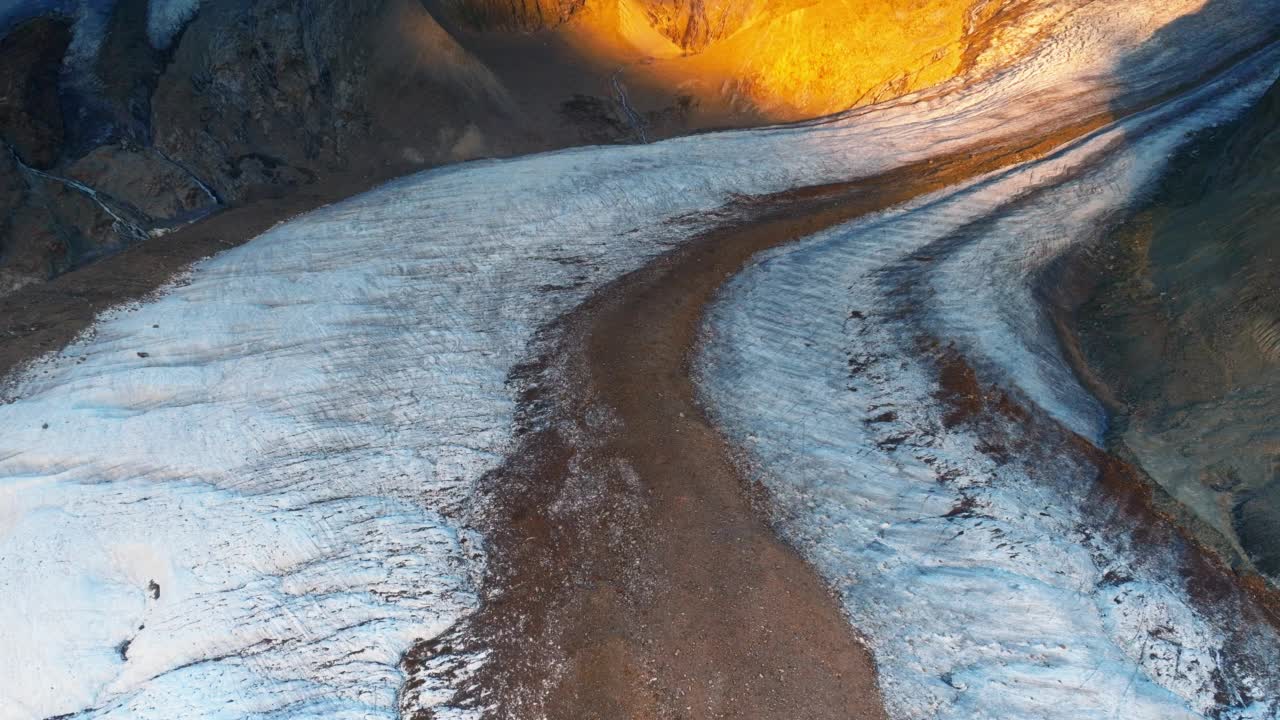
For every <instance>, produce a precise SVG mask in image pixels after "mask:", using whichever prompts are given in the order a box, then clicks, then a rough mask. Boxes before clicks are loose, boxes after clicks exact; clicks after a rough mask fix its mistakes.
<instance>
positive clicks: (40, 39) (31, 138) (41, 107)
mask: <svg viewBox="0 0 1280 720" xmlns="http://www.w3.org/2000/svg"><path fill="white" fill-rule="evenodd" d="M70 42H71V32H70V29H69V25H68V23H67V22H66V21H65V20H62V19H60V18H52V17H43V18H36V19H34V20H30V21H28V22H26V23H23V24H22V25H19V26H18V27H17V28H15V29H14V30H13V31H12V32H10V33H9V34H8V35H6V36H4V37H2V38H0V58H2V59H3V62H0V136H3V138H4V140H5V141H6V142H8V143H9V145H10V146H12V147H13V149H14V151H16V152H17V153H18V155H19V157H21V158H22V159H23V161H24V162H26V163H27V164H28V165H31V166H33V167H38V168H47V167H50V166H52V165H53V163H54V162H55V161H56V160H57V158H58V154H59V152H60V151H61V149H62V139H63V131H62V109H61V107H60V106H59V104H58V70H59V68H60V67H61V64H62V57H63V55H64V54H66V51H67V45H68V44H69V43H70Z"/></svg>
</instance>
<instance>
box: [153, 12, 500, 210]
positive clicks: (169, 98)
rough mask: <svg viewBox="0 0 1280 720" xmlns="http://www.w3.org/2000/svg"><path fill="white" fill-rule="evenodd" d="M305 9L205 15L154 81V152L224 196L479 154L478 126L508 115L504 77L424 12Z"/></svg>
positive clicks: (237, 196)
mask: <svg viewBox="0 0 1280 720" xmlns="http://www.w3.org/2000/svg"><path fill="white" fill-rule="evenodd" d="M297 5H298V4H297V3H295V2H291V1H290V0H270V1H268V2H256V3H244V2H242V3H218V4H210V5H208V6H207V7H206V9H203V10H202V11H201V12H200V13H199V14H198V15H197V16H196V18H195V20H194V21H193V22H192V23H191V24H190V25H189V26H188V27H187V29H186V31H185V33H184V34H183V36H182V39H181V41H180V42H179V44H178V46H177V48H176V50H175V52H174V55H173V60H172V63H171V64H170V66H169V67H168V69H167V70H166V71H165V73H164V75H163V76H161V78H160V80H159V85H158V87H157V91H156V93H155V96H154V97H153V99H152V107H153V110H152V117H153V127H154V135H155V143H156V145H157V147H159V148H161V149H162V150H163V151H164V152H165V154H167V155H168V156H169V157H171V158H173V159H174V160H176V161H178V162H181V163H182V164H183V165H185V166H186V167H189V168H191V170H192V171H193V172H194V173H195V174H196V175H197V176H199V177H200V178H202V179H203V180H204V181H205V182H207V183H209V184H210V185H212V186H213V187H214V188H216V190H217V192H218V194H219V195H220V196H221V197H222V198H224V199H226V200H228V201H233V202H234V201H236V200H239V199H242V198H244V197H246V196H248V195H251V194H253V193H255V192H263V191H264V190H265V189H267V188H274V189H276V190H278V189H279V188H281V187H284V188H287V187H290V186H296V185H300V184H307V183H311V182H314V181H315V180H316V179H317V178H318V177H319V176H320V175H321V174H323V173H325V172H329V171H333V170H337V169H342V168H347V167H350V166H351V165H353V164H365V165H374V166H376V165H379V164H382V163H383V162H385V161H388V160H392V159H399V158H403V157H405V156H406V155H408V156H409V157H421V158H423V161H424V162H431V163H439V162H443V161H448V160H452V159H455V158H457V157H458V147H459V146H458V143H459V142H460V141H461V140H462V138H463V136H464V135H465V134H466V133H468V132H470V137H469V138H468V139H467V142H465V143H463V145H462V151H463V153H462V154H463V155H464V156H465V155H467V154H468V153H475V152H478V151H479V150H480V148H482V147H483V146H484V144H483V143H480V142H477V141H476V137H477V134H480V135H483V134H484V129H485V128H484V127H482V126H481V125H478V124H477V123H480V124H489V125H492V124H494V123H496V122H497V121H498V120H500V119H502V118H504V117H505V116H506V113H507V108H506V107H504V102H505V98H504V96H503V91H502V89H501V86H500V84H499V83H498V81H497V80H496V79H495V78H493V76H492V75H491V74H490V73H489V72H488V71H487V70H486V69H485V68H484V67H483V66H482V65H481V64H480V63H478V62H477V61H475V60H474V59H473V58H471V57H470V56H469V55H468V54H467V53H466V52H465V51H464V50H462V49H461V48H460V47H458V46H457V44H456V43H455V42H453V40H452V38H450V37H449V35H448V33H446V32H445V31H444V30H443V29H441V28H440V27H439V25H437V24H436V23H435V21H434V20H433V19H432V18H431V16H430V15H429V14H428V13H427V12H426V11H425V10H424V9H423V8H422V6H421V5H420V4H418V3H416V2H410V1H409V0H386V1H383V0H360V1H358V2H350V3H324V2H304V3H302V7H301V8H298V7H297ZM473 119H474V120H473ZM486 119H489V120H488V121H487V122H486ZM469 128H471V129H470V130H469ZM361 153H367V154H366V155H363V156H361Z"/></svg>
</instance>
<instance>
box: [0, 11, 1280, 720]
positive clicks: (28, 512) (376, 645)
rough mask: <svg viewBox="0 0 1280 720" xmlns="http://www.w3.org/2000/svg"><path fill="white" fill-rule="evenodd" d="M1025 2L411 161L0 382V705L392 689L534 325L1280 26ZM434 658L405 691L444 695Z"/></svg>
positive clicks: (328, 708) (1126, 92)
mask: <svg viewBox="0 0 1280 720" xmlns="http://www.w3.org/2000/svg"><path fill="white" fill-rule="evenodd" d="M1032 5H1033V6H1035V8H1037V10H1036V11H1035V12H1031V13H1029V14H1028V15H1026V16H1025V18H1024V21H1023V22H1024V24H1022V25H1019V26H1017V27H1012V28H1010V29H1009V35H1010V37H1009V38H1008V40H1009V42H1010V43H1013V42H1014V40H1016V39H1017V37H1031V36H1033V35H1036V33H1037V32H1038V31H1040V30H1045V29H1047V28H1049V27H1053V28H1054V30H1053V32H1052V33H1050V34H1049V35H1048V38H1049V39H1048V40H1046V41H1045V42H1044V44H1043V45H1040V46H1038V47H1037V50H1036V52H1034V53H1032V54H1030V55H1028V56H1027V57H1025V58H1023V59H1021V60H1020V61H1019V62H1018V63H1016V64H1014V65H1012V66H1009V67H1004V66H1003V65H1001V64H1000V58H996V57H993V58H991V60H990V62H988V63H986V64H984V65H983V67H985V68H987V69H988V70H991V71H990V72H989V73H988V74H987V75H984V76H983V77H982V78H980V79H973V80H972V81H971V82H969V83H964V82H957V83H954V84H951V85H948V86H944V87H941V88H939V89H937V90H936V91H933V92H930V93H926V94H918V95H915V96H912V97H909V98H904V99H902V100H900V101H897V102H894V103H891V104H887V105H884V106H879V107H875V108H868V109H863V110H861V111H859V112H856V113H851V114H849V115H848V116H845V117H841V118H833V119H829V120H826V121H822V122H815V123H810V124H806V125H799V126H794V127H785V128H768V129H764V130H759V131H753V132H735V133H724V134H716V135H703V136H698V137H692V138H686V139H682V140H677V141H672V142H668V143H663V144H660V145H652V146H643V147H609V148H587V149H581V150H575V151H568V152H561V153H555V154H549V155H542V156H536V157H530V158H525V159H520V160H514V161H508V162H478V163H471V164H467V165H461V166H456V167H452V168H447V169H442V170H439V171H433V172H429V173H425V174H422V175H418V176H414V177H409V178H405V179H403V180H400V181H397V182H394V183H391V184H389V185H387V186H384V187H382V188H380V189H378V190H376V191H374V192H371V193H368V194H365V195H362V196H360V197H357V198H354V199H351V200H349V201H346V202H343V203H340V204H337V205H334V206H331V207H328V208H325V209H322V210H320V211H317V212H314V213H311V214H308V215H306V216H304V217H301V218H298V219H296V220H294V221H292V222H290V223H287V224H284V225H281V226H279V227H277V228H275V229H273V230H272V231H270V232H268V233H266V234H265V235H263V236H262V237H260V238H258V239H257V240H255V241H254V242H252V243H250V244H248V245H245V246H242V247H240V248H237V249H235V250H232V251H229V252H227V253H225V254H223V255H220V256H218V257H216V258H213V259H211V260H209V261H206V262H204V263H201V264H199V265H198V266H196V267H195V268H194V269H193V270H192V272H191V273H190V274H189V275H188V276H187V277H185V278H183V279H181V280H180V281H178V282H176V283H174V284H173V286H172V287H170V288H168V289H167V290H166V291H165V292H164V293H162V295H161V296H160V297H158V298H156V299H154V300H152V301H149V302H146V303H142V304H140V305H137V306H134V307H128V308H122V309H120V310H118V311H116V312H113V313H110V314H109V315H108V316H106V317H104V318H102V319H101V321H100V322H99V323H98V325H97V326H96V327H95V329H94V331H93V332H92V333H91V334H90V335H88V336H86V337H84V338H82V339H81V340H79V341H77V342H76V343H74V344H73V345H72V346H70V347H68V348H66V349H65V350H64V351H63V352H61V353H59V354H57V355H56V356H54V357H51V358H49V359H48V360H47V361H45V362H43V363H41V364H38V365H36V366H34V367H32V368H30V369H28V370H27V371H25V372H24V373H22V375H21V376H20V377H18V378H16V380H15V382H14V384H13V386H12V387H11V388H10V390H9V399H10V402H8V403H7V404H5V405H2V406H0V427H3V428H4V432H3V433H2V434H0V606H3V607H5V608H6V609H7V611H6V612H5V614H4V615H3V618H2V620H0V670H2V671H3V672H0V718H3V719H5V720H7V719H9V718H14V719H26V718H41V717H47V716H51V715H58V714H73V715H79V716H83V717H104V718H105V717H112V718H166V719H167V718H174V717H202V718H214V717H217V718H238V717H246V716H255V717H262V718H286V717H288V718H295V717H297V718H302V717H324V718H343V717H349V718H356V717H359V718H367V717H387V716H394V715H395V714H396V712H397V710H398V706H399V704H400V703H401V702H402V701H404V700H405V699H404V698H401V697H398V691H399V688H400V685H401V683H402V682H403V679H404V678H403V676H402V674H401V672H400V671H399V670H398V665H397V663H398V660H399V657H400V655H401V653H403V652H404V650H405V649H406V648H408V647H409V645H410V644H411V642H412V641H413V640H414V639H415V638H426V637H433V636H435V635H437V634H439V633H440V632H442V631H443V630H444V629H445V628H446V627H448V626H449V625H451V624H452V623H454V622H456V621H457V620H458V619H459V618H461V617H463V616H464V615H465V614H466V613H467V612H468V611H469V610H470V609H471V608H473V607H474V605H475V598H474V589H475V579H476V577H477V575H478V573H479V572H480V571H481V570H482V567H483V552H482V548H481V547H480V545H479V543H478V541H477V539H476V538H475V537H473V535H472V534H471V533H470V532H469V531H468V530H467V517H468V511H469V509H470V507H471V503H472V498H471V494H470V491H471V487H472V485H473V483H474V482H475V481H476V479H477V478H478V477H479V476H480V475H481V474H482V473H483V472H485V471H486V470H488V469H491V468H493V467H494V466H495V465H496V464H497V463H498V462H499V460H500V458H501V457H502V455H503V453H504V452H506V451H507V450H508V448H509V447H510V432H511V420H512V412H513V408H514V396H515V389H513V388H509V387H508V386H507V385H506V380H507V375H508V371H509V370H510V369H511V368H512V367H513V366H514V365H516V364H517V363H518V362H519V361H521V360H522V359H525V358H526V357H527V356H528V353H529V345H530V343H531V342H532V341H533V338H534V334H535V332H536V331H537V330H538V329H539V328H540V327H542V326H544V325H545V324H546V323H547V322H549V321H551V320H552V319H554V318H555V317H556V316H558V315H560V314H561V313H563V312H565V311H566V310H568V309H570V308H571V307H573V306H574V305H575V304H577V303H579V302H580V301H581V300H582V299H583V298H585V297H586V296H587V295H588V294H589V293H590V292H591V291H592V290H593V289H595V288H597V287H599V286H600V285H601V284H602V283H604V282H606V281H608V280H610V279H612V278H614V277H616V276H617V275H618V274H620V273H622V272H625V271H627V270H629V269H632V268H635V267H637V266H639V265H640V264H641V263H643V262H645V261H646V260H648V259H650V258H652V257H653V256H654V255H655V254H657V253H660V252H662V251H663V250H664V249H665V248H667V247H669V246H671V245H672V244H675V243H679V242H681V241H682V240H683V239H684V238H686V237H688V236H689V235H690V234H691V233H692V232H694V231H696V230H697V229H698V228H699V227H702V226H704V225H706V224H708V223H711V222H714V217H713V216H712V215H709V214H708V213H709V211H712V210H715V209H716V208H719V207H721V206H722V205H724V204H725V203H726V202H727V201H729V200H730V199H731V198H732V197H733V196H735V195H739V194H760V193H768V192H776V191H782V190H787V189H790V188H794V187H797V186H803V185H811V184H815V183H822V182H830V181H836V180H843V179H848V178H851V177H856V176H859V175H865V174H869V173H873V172H876V171H879V170H883V169H886V168H890V167H894V166H896V165H898V164H900V163H903V162H908V161H912V160H923V159H926V158H929V157H932V156H934V155H936V154H939V153H944V152H948V151H955V150H959V149H961V148H965V147H969V146H971V145H972V144H974V143H980V142H982V141H983V140H984V138H986V139H990V138H997V137H1005V136H1007V135H1010V134H1018V133H1021V134H1027V135H1029V134H1034V133H1038V132H1042V131H1048V130H1050V129H1052V128H1054V127H1056V126H1058V125H1061V124H1064V123H1068V122H1071V121H1074V120H1076V119H1078V118H1079V117H1080V116H1081V115H1083V114H1088V113H1092V112H1096V111H1099V110H1106V109H1107V108H1108V106H1110V105H1113V104H1118V105H1129V104H1134V103H1138V102H1141V101H1142V100H1144V99H1146V98H1150V97H1153V96H1155V95H1156V94H1158V93H1160V92H1163V91H1165V90H1168V89H1171V88H1173V87H1176V86H1177V85H1178V84H1179V83H1180V82H1183V81H1185V80H1188V79H1191V78H1194V77H1195V76H1196V75H1197V74H1198V73H1199V72H1201V71H1202V70H1203V69H1204V67H1206V66H1211V65H1213V64H1214V63H1215V62H1218V61H1221V60H1224V59H1226V58H1228V57H1229V56H1231V55H1232V54H1233V53H1234V52H1236V51H1238V50H1239V49H1240V48H1242V47H1245V46H1247V45H1249V44H1250V43H1254V42H1256V41H1258V40H1259V39H1261V38H1264V37H1266V36H1267V34H1268V33H1269V32H1270V30H1271V28H1272V27H1273V24H1274V22H1275V20H1276V17H1277V15H1278V13H1277V9H1278V8H1280V3H1277V2H1275V1H1274V0H1265V1H1264V0H1257V1H1255V2H1232V1H1229V0H1228V1H1224V2H1221V3H1213V4H1212V5H1211V6H1204V8H1203V9H1204V10H1205V11H1206V12H1208V10H1209V9H1211V8H1212V9H1213V12H1212V13H1211V14H1208V15H1196V14H1195V13H1197V12H1198V11H1201V10H1202V6H1201V4H1200V3H1199V2H1195V1H1193V0H1174V1H1171V2H1161V3H1158V4H1151V6H1150V7H1148V4H1146V3H1144V4H1142V5H1138V4H1135V3H1133V2H1131V1H1130V0H1124V1H1121V0H1111V1H1109V2H1092V3H1085V2H1074V1H1053V2H1049V1H1046V2H1042V3H1032ZM1157 5H1158V6H1157ZM1015 36H1016V37H1015ZM1148 43H1155V44H1157V45H1158V47H1159V48H1161V50H1160V52H1150V53H1149V52H1146V51H1145V50H1144V49H1143V48H1144V47H1145V46H1146V45H1145V44H1148ZM1206 64H1207V65H1206ZM994 68H1001V69H998V70H997V69H994ZM1255 74H1257V73H1255ZM1250 87H1252V86H1250ZM1247 90H1248V88H1245V89H1242V90H1240V93H1241V94H1247ZM1223 93H1226V91H1225V90H1224V91H1223ZM1224 97H1225V95H1224ZM1206 112H1208V111H1206ZM1209 114H1213V113H1212V112H1210V113H1209ZM1162 117H1163V116H1162ZM1126 127H1128V126H1126ZM1117 132H1120V131H1117ZM1166 142H1167V141H1166ZM1159 147H1160V146H1157V148H1156V149H1157V150H1158V149H1159ZM1031 172H1033V173H1034V172H1035V171H1034V169H1032V170H1031ZM1020 182H1021V181H1020ZM997 194H999V193H997ZM1001 197H1003V196H1001ZM749 282H754V281H749ZM744 372H747V371H746V369H744ZM747 377H752V375H751V374H750V373H748V374H747ZM748 397H750V396H748ZM743 422H745V420H744V421H743ZM811 429H812V428H811ZM892 497H893V495H892V493H889V494H886V495H885V496H884V498H883V500H884V501H885V502H889V501H890V500H891V499H892ZM831 547H839V546H838V545H833V546H831ZM944 587H945V586H944ZM1046 592H1048V590H1046ZM1018 599H1019V598H1018V597H1016V596H1010V602H1013V601H1017V600H1018ZM1081 612H1082V613H1084V614H1085V616H1087V613H1085V611H1083V610H1082V611H1081ZM1032 630H1034V628H1033V629H1032ZM1107 657H1108V658H1113V659H1115V662H1117V663H1123V662H1124V659H1123V658H1124V657H1127V656H1123V654H1116V653H1113V654H1112V655H1108V656H1107ZM1120 666H1123V665H1120ZM1027 672H1028V673H1030V672H1031V670H1030V669H1027ZM986 677H989V676H986ZM424 680H425V681H426V682H427V685H426V687H425V688H423V689H420V690H419V691H418V692H417V694H416V695H415V698H414V699H413V701H414V702H421V703H423V704H426V705H430V704H432V703H435V702H439V701H442V700H443V698H444V697H445V695H446V694H447V688H446V687H444V686H442V685H440V684H439V683H438V682H437V681H435V680H432V679H431V678H425V679H424ZM1142 691H1143V693H1144V695H1143V697H1147V696H1150V697H1153V698H1155V699H1154V700H1151V702H1155V703H1165V704H1166V706H1167V697H1166V695H1167V692H1166V691H1164V690H1161V689H1160V688H1159V687H1157V686H1156V685H1152V686H1151V687H1150V688H1148V687H1147V686H1146V685H1143V686H1142ZM1161 693H1165V694H1161ZM1153 707H1156V705H1153Z"/></svg>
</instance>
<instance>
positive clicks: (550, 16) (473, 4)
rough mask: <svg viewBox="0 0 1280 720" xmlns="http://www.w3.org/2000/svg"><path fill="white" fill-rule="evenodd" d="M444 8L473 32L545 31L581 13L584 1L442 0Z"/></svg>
mask: <svg viewBox="0 0 1280 720" xmlns="http://www.w3.org/2000/svg"><path fill="white" fill-rule="evenodd" d="M444 4H445V7H446V8H447V10H448V12H450V13H452V14H453V15H454V16H456V17H457V18H458V19H459V20H461V21H462V22H464V23H466V24H467V25H469V26H471V27H473V28H475V29H477V30H525V31H529V30H547V29H550V28H554V27H558V26H559V25H561V24H562V23H565V22H567V21H568V20H569V18H570V17H572V16H573V14H574V13H576V12H577V11H579V10H581V9H582V7H583V6H584V5H585V4H586V0H445V3H444Z"/></svg>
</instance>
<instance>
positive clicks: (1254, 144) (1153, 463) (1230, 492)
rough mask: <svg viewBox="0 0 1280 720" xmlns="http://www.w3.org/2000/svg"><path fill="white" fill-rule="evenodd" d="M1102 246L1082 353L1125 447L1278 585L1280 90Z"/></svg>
mask: <svg viewBox="0 0 1280 720" xmlns="http://www.w3.org/2000/svg"><path fill="white" fill-rule="evenodd" d="M1175 167H1176V170H1175V171H1174V172H1172V173H1170V174H1169V175H1168V176H1167V178H1166V179H1165V180H1164V182H1163V184H1162V185H1161V186H1160V187H1159V188H1158V189H1157V190H1156V192H1155V194H1154V195H1153V197H1152V198H1151V199H1150V201H1149V203H1148V204H1147V206H1146V207H1145V208H1143V209H1142V210H1141V211H1140V212H1138V213H1137V214H1136V215H1135V216H1134V217H1132V218H1131V219H1130V220H1129V221H1128V222H1127V223H1126V224H1125V225H1124V226H1123V227H1121V228H1120V229H1119V230H1118V231H1117V232H1116V233H1114V234H1113V235H1112V236H1111V237H1110V238H1109V239H1108V240H1107V241H1105V242H1104V244H1103V245H1102V246H1101V247H1100V248H1097V249H1096V250H1095V251H1094V253H1095V254H1093V255H1091V258H1090V260H1089V261H1088V263H1087V267H1092V268H1093V271H1094V272H1096V271H1097V270H1098V269H1101V270H1102V273H1101V275H1100V277H1098V278H1095V279H1094V280H1093V282H1096V283H1097V286H1096V288H1094V289H1093V290H1092V291H1091V292H1090V293H1089V299H1088V300H1087V301H1086V302H1085V303H1084V304H1083V305H1082V306H1081V308H1080V313H1079V327H1080V330H1081V333H1082V338H1083V350H1084V354H1085V357H1086V358H1087V361H1088V363H1089V364H1090V365H1091V367H1092V368H1093V369H1094V370H1095V371H1096V374H1097V377H1098V378H1099V379H1100V380H1101V381H1102V383H1103V384H1104V385H1105V387H1106V389H1107V390H1108V391H1109V392H1110V394H1111V395H1112V396H1113V398H1112V399H1113V401H1114V404H1115V407H1116V410H1117V413H1118V415H1117V418H1116V423H1115V428H1114V430H1113V436H1114V440H1115V441H1116V442H1117V443H1118V444H1119V445H1121V446H1122V447H1123V448H1124V449H1125V450H1126V451H1127V452H1128V453H1130V454H1131V455H1132V457H1134V459H1136V460H1137V461H1138V462H1139V463H1140V464H1141V465H1142V466H1143V468H1144V469H1145V470H1146V471H1147V472H1148V473H1149V474H1150V475H1151V476H1152V477H1153V478H1154V479H1155V480H1156V481H1157V482H1158V483H1159V484H1160V485H1161V486H1162V487H1164V489H1165V490H1167V491H1168V492H1169V493H1170V495H1172V496H1173V498H1175V499H1177V500H1180V501H1181V502H1182V503H1184V504H1185V505H1186V506H1188V507H1190V508H1191V510H1192V512H1193V513H1194V514H1195V516H1196V517H1197V519H1198V520H1199V521H1200V522H1201V523H1203V524H1205V525H1206V526H1207V529H1208V528H1211V530H1208V532H1209V533H1210V534H1211V535H1216V536H1217V537H1215V538H1214V540H1215V544H1217V545H1219V546H1220V547H1222V548H1223V549H1225V550H1226V551H1227V553H1228V555H1232V554H1234V555H1236V556H1237V557H1236V559H1237V561H1238V562H1241V563H1243V564H1244V565H1245V566H1246V567H1247V566H1250V565H1251V566H1252V567H1254V568H1256V569H1257V570H1259V571H1261V572H1262V573H1263V574H1265V575H1267V576H1269V577H1270V578H1271V580H1272V581H1273V582H1274V581H1277V580H1280V235H1278V234H1280V85H1276V86H1273V87H1272V88H1271V90H1270V91H1269V92H1268V93H1267V95H1266V96H1265V97H1264V98H1263V99H1262V101H1261V102H1260V103H1259V104H1258V105H1257V106H1256V107H1255V108H1254V109H1253V110H1252V111H1251V112H1250V113H1248V114H1247V115H1246V116H1245V117H1243V118H1241V119H1240V120H1239V121H1238V122H1236V123H1234V124H1232V125H1230V126H1228V127H1224V128H1219V129H1217V130H1215V131H1211V132H1210V133H1209V134H1207V135H1206V136H1205V137H1203V138H1201V139H1200V141H1199V142H1197V143H1196V144H1195V145H1194V146H1193V147H1192V148H1191V149H1190V150H1188V151H1187V152H1185V153H1183V155H1182V156H1181V157H1179V158H1178V161H1177V164H1176V166H1175Z"/></svg>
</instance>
